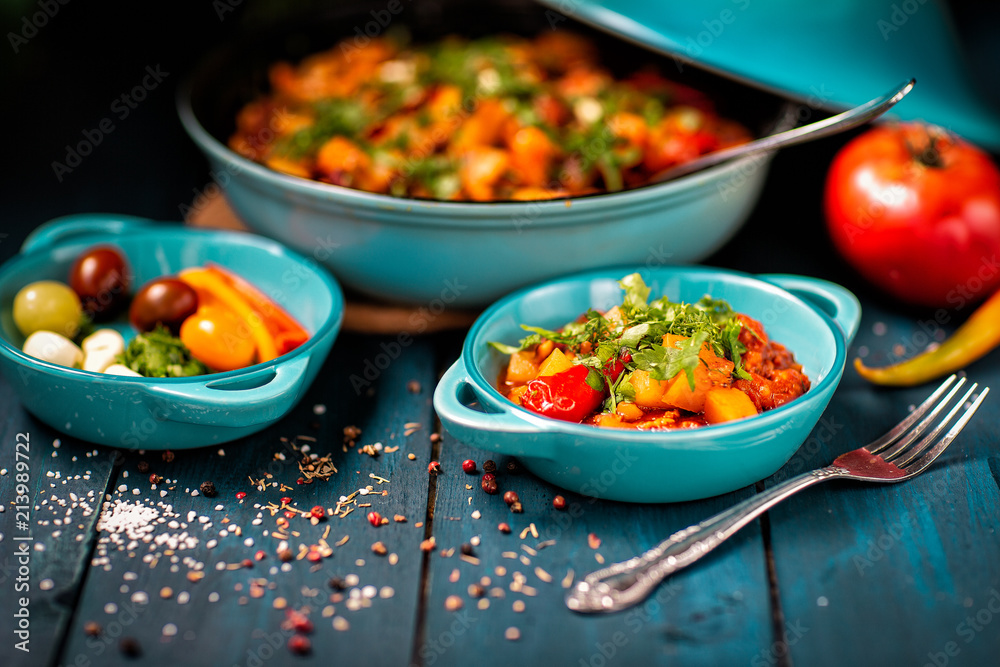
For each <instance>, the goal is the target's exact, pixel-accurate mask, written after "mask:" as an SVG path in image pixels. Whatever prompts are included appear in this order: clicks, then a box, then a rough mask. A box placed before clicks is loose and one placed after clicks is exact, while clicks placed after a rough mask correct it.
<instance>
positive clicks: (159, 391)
mask: <svg viewBox="0 0 1000 667" xmlns="http://www.w3.org/2000/svg"><path fill="white" fill-rule="evenodd" d="M290 277H291V278H293V279H291V280H290V279H289V278H290ZM342 319H343V295H342V292H341V290H340V287H339V285H338V284H337V282H336V281H335V280H334V278H333V277H332V276H331V275H330V274H329V272H327V271H326V270H325V269H323V268H322V267H320V266H318V265H317V264H316V263H315V262H311V261H309V260H307V259H306V258H304V257H302V256H300V255H298V254H297V253H295V252H293V251H290V250H288V249H287V248H285V247H284V246H282V245H281V244H279V243H277V242H275V241H271V240H268V239H264V238H261V237H258V236H256V235H253V234H247V233H238V232H222V231H206V230H193V229H187V228H184V227H182V226H179V225H175V224H169V223H160V222H154V221H151V220H146V219H142V218H133V217H129V216H111V215H98V214H93V215H78V216H71V217H67V218H61V219H58V220H54V221H52V222H49V223H46V224H44V225H42V226H41V227H39V228H38V229H37V230H35V232H33V233H32V234H31V235H30V236H29V237H28V239H27V240H26V241H25V243H24V245H23V246H22V248H21V252H20V253H19V254H18V255H17V256H16V257H14V258H13V259H12V260H10V261H8V262H7V263H5V264H4V265H3V266H0V371H2V372H3V374H4V375H5V377H6V378H7V380H8V382H10V383H11V384H12V385H13V386H14V389H15V392H16V393H17V394H18V396H19V397H20V398H21V402H22V404H23V405H24V407H25V409H26V410H27V411H28V412H30V413H32V414H33V415H35V416H36V417H37V418H38V419H40V420H41V421H43V422H45V423H46V424H48V425H49V426H51V427H52V428H54V429H55V430H57V431H60V432H62V433H65V434H67V435H70V436H75V437H78V438H80V439H82V440H87V441H89V442H95V443H99V444H104V445H111V446H117V447H126V448H142V449H167V448H171V449H183V448H189V447H198V446H203V445H209V444H215V443H221V442H227V441H230V440H234V439H236V438H240V437H243V436H246V435H249V434H251V433H254V432H256V431H259V430H261V429H263V428H265V427H266V426H268V425H270V424H272V423H274V422H275V421H277V420H278V419H280V418H281V417H282V416H283V415H285V414H286V413H287V412H288V411H289V410H291V409H292V408H293V407H294V405H295V404H296V403H297V402H298V401H299V399H300V398H301V397H302V395H303V394H304V392H305V390H306V389H307V388H308V387H309V385H310V384H311V383H312V381H313V379H314V378H315V377H316V374H317V373H318V371H319V369H320V367H321V366H322V365H323V362H324V361H325V359H326V357H327V355H328V353H329V351H330V348H331V346H332V345H333V341H334V339H335V338H336V336H337V333H338V332H339V329H340V324H341V321H342Z"/></svg>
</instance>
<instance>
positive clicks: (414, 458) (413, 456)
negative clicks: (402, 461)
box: [406, 452, 417, 461]
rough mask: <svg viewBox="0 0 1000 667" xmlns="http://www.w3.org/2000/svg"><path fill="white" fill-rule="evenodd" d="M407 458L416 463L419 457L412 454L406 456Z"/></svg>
mask: <svg viewBox="0 0 1000 667" xmlns="http://www.w3.org/2000/svg"><path fill="white" fill-rule="evenodd" d="M406 458H408V459H410V460H411V461H416V460H417V455H416V454H414V453H413V452H410V453H409V454H407V455H406Z"/></svg>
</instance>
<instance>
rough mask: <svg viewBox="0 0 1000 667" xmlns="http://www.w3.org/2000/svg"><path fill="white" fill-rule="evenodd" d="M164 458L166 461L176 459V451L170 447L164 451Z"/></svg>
mask: <svg viewBox="0 0 1000 667" xmlns="http://www.w3.org/2000/svg"><path fill="white" fill-rule="evenodd" d="M163 460H164V461H166V462H167V463H170V462H171V461H173V460H174V453H173V452H172V451H170V450H169V449H168V450H166V451H165V452H163Z"/></svg>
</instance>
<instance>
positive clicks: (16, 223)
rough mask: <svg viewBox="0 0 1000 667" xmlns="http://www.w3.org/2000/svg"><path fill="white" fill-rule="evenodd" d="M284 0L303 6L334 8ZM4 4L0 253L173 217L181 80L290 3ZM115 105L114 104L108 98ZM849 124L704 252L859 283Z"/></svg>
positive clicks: (184, 158)
mask: <svg viewBox="0 0 1000 667" xmlns="http://www.w3.org/2000/svg"><path fill="white" fill-rule="evenodd" d="M40 1H41V2H44V3H46V4H47V5H48V6H50V7H55V6H58V12H57V13H56V14H55V16H54V17H52V18H50V19H49V20H48V22H47V24H46V25H44V26H43V27H41V28H40V29H39V30H38V31H37V34H35V35H34V36H33V37H31V38H30V39H29V40H28V41H27V43H21V44H19V45H18V53H16V54H15V53H14V49H13V48H12V46H11V43H10V36H9V33H11V32H12V31H13V32H17V33H20V32H22V29H23V19H24V17H25V16H31V15H32V14H34V13H35V12H37V11H39V9H40V4H39V2H40ZM416 1H417V3H418V4H423V5H429V4H432V3H429V2H421V1H420V0H416ZM507 1H508V2H512V0H507ZM524 1H527V0H524ZM931 1H933V0H931ZM293 4H294V5H295V10H294V11H295V12H298V13H307V12H309V11H314V10H316V9H321V10H322V9H324V8H330V7H332V6H336V3H318V2H305V3H293ZM512 4H518V3H516V2H512ZM886 5H887V7H888V6H891V3H889V2H887V3H886ZM950 6H951V9H952V13H953V16H954V17H955V23H956V29H957V30H958V32H959V35H960V38H961V41H962V43H963V46H964V49H965V51H966V53H967V54H968V60H969V66H970V67H971V68H972V69H973V71H974V72H975V73H976V76H977V77H978V78H979V79H981V80H982V81H983V90H984V91H985V93H986V96H987V97H992V98H993V99H994V100H997V99H998V98H1000V93H998V92H997V91H998V90H1000V70H998V68H996V67H995V64H996V62H997V61H998V58H1000V55H998V53H997V52H998V50H1000V46H998V42H997V39H996V36H995V35H996V31H995V30H994V27H995V26H996V25H997V19H1000V6H998V3H994V2H988V1H986V0H982V1H961V2H952V3H950ZM0 7H2V9H0V21H2V25H3V35H4V40H3V44H2V45H0V58H2V63H3V69H2V76H3V79H4V81H3V90H4V91H5V95H4V103H3V104H2V105H0V106H2V114H3V118H2V120H3V122H2V123H0V127H2V128H3V130H4V131H3V135H2V137H3V138H2V142H0V145H2V147H3V159H2V164H3V172H2V173H3V176H2V178H0V192H2V197H0V234H2V236H0V261H2V260H5V259H7V258H9V257H10V256H12V255H13V254H14V253H16V252H17V249H18V247H19V246H20V244H21V241H22V240H23V238H24V236H25V235H26V234H27V233H28V232H29V231H30V230H31V229H33V228H34V227H35V226H37V225H39V224H40V223H42V222H45V221H46V220H49V219H51V218H54V217H58V216H61V215H65V214H70V213H77V212H115V213H128V214H134V215H141V216H147V217H151V218H155V219H161V220H179V219H181V217H182V215H181V207H182V206H183V205H185V204H189V203H190V202H191V201H192V200H193V199H194V198H195V197H196V196H197V195H198V194H199V193H200V192H201V191H202V190H203V189H204V188H205V186H206V185H208V184H209V182H210V177H209V175H208V168H207V163H206V162H205V161H204V159H203V158H202V157H201V154H200V153H199V152H198V151H197V149H196V148H195V146H194V144H193V143H192V142H191V140H190V139H189V138H188V137H187V136H186V134H185V133H184V131H183V129H182V127H181V125H180V122H179V120H178V118H177V114H176V111H175V94H176V89H177V86H178V85H179V84H181V83H182V82H183V80H184V78H185V77H186V76H187V75H188V74H189V73H190V72H191V71H192V70H193V69H194V68H195V67H196V65H197V64H198V62H199V61H201V60H202V59H203V58H204V57H205V56H206V54H208V53H209V52H210V51H211V50H212V49H213V48H215V47H216V46H218V45H219V44H220V43H223V42H225V41H227V40H230V39H233V38H234V37H236V36H238V35H239V34H242V33H245V32H247V31H253V30H255V29H258V28H261V27H262V26H267V25H269V24H271V23H273V22H274V21H275V20H276V17H279V16H282V15H285V14H288V13H289V10H288V9H287V8H285V7H283V5H282V3H279V2H277V1H276V0H215V1H214V2H213V1H212V0H202V1H201V2H178V3H155V4H144V3H130V2H101V3H93V2H84V1H83V0H68V2H67V3H66V4H65V5H59V4H58V0H17V1H15V2H5V3H4V4H3V5H2V6H0ZM147 66H149V67H152V68H154V69H155V68H157V67H159V68H160V71H162V72H166V73H168V76H167V77H166V79H165V80H164V81H163V83H162V84H160V85H159V86H158V87H156V88H155V89H153V90H152V91H150V92H149V94H148V97H147V98H146V99H145V100H144V101H143V102H142V103H141V104H139V105H138V106H137V108H136V109H134V110H130V113H129V116H128V117H127V118H125V119H124V120H120V119H119V118H118V117H117V115H116V114H115V113H114V112H113V111H112V107H111V105H112V103H113V102H114V100H115V99H116V98H118V97H120V96H121V95H122V93H123V92H126V91H128V90H130V89H132V88H133V87H134V86H135V85H137V84H138V83H140V82H141V81H142V79H143V77H144V76H145V75H146V67H147ZM122 108H123V107H121V105H120V104H119V106H117V107H116V110H120V109H122ZM105 118H110V119H111V121H112V122H113V124H114V127H115V129H114V131H113V132H111V133H109V134H105V135H104V136H103V138H102V140H101V143H100V144H99V145H98V146H97V147H96V148H95V149H94V151H93V153H92V154H91V155H89V156H87V157H86V158H85V159H83V160H82V163H81V164H80V166H78V167H76V168H74V169H73V171H72V172H71V173H67V174H63V177H62V181H61V182H60V181H59V180H57V178H56V175H55V174H54V172H53V168H52V162H53V161H56V160H58V161H60V162H63V161H65V159H66V146H67V144H70V145H75V144H76V143H77V142H79V141H80V140H81V139H82V138H83V137H84V134H83V133H84V132H85V131H93V130H95V129H96V128H97V126H98V124H99V123H100V122H101V120H102V119H105ZM852 134H856V132H855V133H852ZM850 136H852V135H851V134H848V135H844V136H839V137H834V138H831V139H827V140H824V141H821V142H818V143H814V144H810V145H806V146H801V147H798V148H794V149H789V150H787V151H784V152H782V153H780V154H779V155H778V156H777V158H776V159H775V161H774V165H773V169H772V173H771V176H770V178H769V179H768V185H767V187H766V190H765V193H764V196H763V197H762V199H761V202H760V204H759V205H758V206H757V208H756V210H755V212H754V214H753V216H752V218H751V219H750V221H749V222H748V223H747V225H746V226H745V227H744V228H743V230H742V231H741V233H740V234H739V236H738V237H737V238H736V239H734V240H733V241H732V242H730V243H729V244H728V245H727V246H726V247H725V248H724V249H723V250H722V251H720V252H719V253H717V254H716V255H715V256H713V257H711V258H709V259H708V260H706V263H707V264H715V265H721V266H728V267H733V268H739V269H743V270H748V271H789V272H799V273H806V274H809V275H815V276H819V277H824V278H831V279H835V280H838V281H839V282H841V283H843V284H845V285H846V286H847V287H849V288H851V289H854V290H856V291H857V290H863V289H864V285H862V284H860V283H859V282H858V281H857V279H856V278H855V276H854V274H853V273H852V272H850V271H849V270H847V268H846V267H845V266H844V265H843V264H842V262H841V261H840V260H839V259H838V258H837V257H835V256H834V254H833V252H832V250H831V249H830V246H829V243H828V242H827V238H826V234H825V231H824V229H823V220H822V212H821V208H820V201H821V192H822V185H823V176H824V174H825V171H826V168H827V165H828V164H829V162H830V159H831V158H832V156H833V154H834V153H835V151H836V150H837V149H838V148H839V147H840V146H842V145H843V144H844V142H845V141H847V139H848V138H849V137H850ZM875 298H876V299H879V300H881V298H880V297H877V296H876V297H875Z"/></svg>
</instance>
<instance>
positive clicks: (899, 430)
mask: <svg viewBox="0 0 1000 667" xmlns="http://www.w3.org/2000/svg"><path fill="white" fill-rule="evenodd" d="M956 377H957V376H955V375H950V376H948V378H946V379H945V381H944V382H942V383H941V385H940V386H939V387H938V388H937V389H935V390H934V393H933V394H931V395H930V396H928V397H927V400H925V401H924V402H923V403H921V404H920V405H919V406H918V407H917V408H915V409H914V410H913V412H911V413H910V414H909V415H907V417H906V419H904V420H903V421H901V422H899V423H898V424H896V425H895V426H894V427H893V428H892V430H890V431H889V432H888V433H886V434H885V435H883V436H882V437H880V438H878V439H877V440H873V441H872V442H870V443H869V444H868V445H867V446H866V447H865V449H867V450H868V451H869V452H870V453H872V454H878V453H879V452H880V451H882V450H883V449H885V448H886V447H888V446H889V445H891V444H892V443H894V442H896V440H898V439H899V437H900V436H901V435H903V434H904V433H906V432H907V431H908V430H909V428H910V427H911V426H913V425H914V424H915V423H917V420H918V419H920V418H921V417H923V416H924V413H925V412H927V411H928V410H930V409H931V407H932V406H933V405H934V404H935V403H936V402H937V400H938V399H939V398H940V397H941V394H943V393H944V392H945V390H947V389H948V387H949V386H950V385H951V383H952V382H954V381H955V378H956ZM962 382H965V378H962V379H961V380H959V384H961V383H962Z"/></svg>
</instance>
